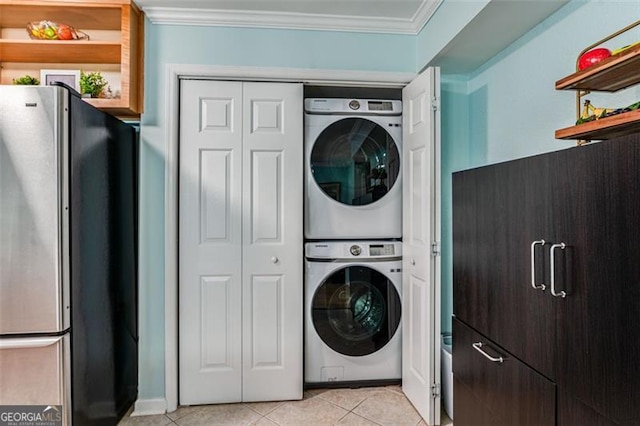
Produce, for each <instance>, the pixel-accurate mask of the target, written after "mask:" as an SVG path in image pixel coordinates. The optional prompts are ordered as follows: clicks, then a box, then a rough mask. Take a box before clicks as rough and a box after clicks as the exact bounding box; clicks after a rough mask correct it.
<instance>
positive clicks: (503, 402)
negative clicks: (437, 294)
mask: <svg viewBox="0 0 640 426" xmlns="http://www.w3.org/2000/svg"><path fill="white" fill-rule="evenodd" d="M453 376H454V379H455V380H456V386H457V387H456V390H462V391H463V392H462V393H463V400H462V401H457V394H456V395H455V397H454V404H456V405H455V407H454V412H455V413H456V418H455V424H456V426H465V425H474V426H475V425H478V424H479V423H478V421H479V419H474V418H473V417H472V416H468V418H469V420H470V421H469V422H468V423H467V422H465V421H464V419H465V418H467V417H466V416H464V415H463V416H462V417H459V416H458V413H473V412H478V413H484V414H483V418H486V421H487V422H488V423H487V424H491V425H519V426H525V425H536V426H542V425H554V424H555V401H556V396H555V386H554V384H553V383H552V382H550V381H549V380H547V379H546V378H544V377H543V376H541V375H540V374H538V373H537V372H535V371H534V370H533V369H532V368H530V367H528V366H527V365H525V364H524V363H522V362H521V361H520V360H518V359H517V358H516V357H514V356H513V355H512V354H510V353H508V352H507V351H505V350H504V349H503V348H501V347H500V346H498V345H496V344H495V343H494V342H492V341H491V340H489V339H487V338H486V337H484V336H482V335H481V334H480V333H477V332H476V331H474V330H473V329H471V328H470V327H468V326H467V325H465V324H463V323H462V322H461V321H459V320H458V319H457V318H456V319H454V321H453ZM465 401H466V402H467V403H470V404H475V405H474V406H472V407H469V406H465V404H464V403H465ZM487 413H490V415H489V414H487Z"/></svg>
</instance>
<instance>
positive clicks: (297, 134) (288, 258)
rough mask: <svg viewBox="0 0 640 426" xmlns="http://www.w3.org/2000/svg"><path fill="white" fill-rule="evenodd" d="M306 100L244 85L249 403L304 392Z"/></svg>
mask: <svg viewBox="0 0 640 426" xmlns="http://www.w3.org/2000/svg"><path fill="white" fill-rule="evenodd" d="M302 98H303V93H302V84H289V83H245V84H244V98H243V104H244V120H243V128H244V132H243V143H244V154H243V155H244V162H243V212H244V213H243V244H242V247H243V257H242V262H243V301H244V303H243V323H242V324H243V326H242V336H243V337H242V340H243V379H242V383H243V384H242V395H243V398H242V400H243V401H268V400H289V399H301V398H302V385H303V377H302V364H303V355H302V342H303V339H302V318H303V317H302V309H303V300H302V291H303V285H302V272H303V271H302V267H303V258H302V251H303V250H302V247H303V240H302V238H303V237H302V215H303V209H302V190H303V174H302V173H303V145H302V135H303V132H302V111H303V107H302Z"/></svg>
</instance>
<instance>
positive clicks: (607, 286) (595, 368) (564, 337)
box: [552, 135, 640, 424]
mask: <svg viewBox="0 0 640 426" xmlns="http://www.w3.org/2000/svg"><path fill="white" fill-rule="evenodd" d="M553 170H554V172H553V173H552V176H553V177H554V180H555V183H554V189H555V191H554V195H553V203H554V205H555V208H556V209H557V210H558V214H556V215H554V223H555V225H556V230H555V234H556V236H555V238H556V239H557V241H558V242H564V243H565V244H566V248H565V249H564V250H562V249H558V250H556V253H555V260H556V265H554V266H555V268H554V269H555V271H554V273H555V276H556V284H557V286H558V291H560V290H562V291H565V292H566V297H565V298H561V297H559V298H555V300H554V302H555V304H556V308H557V312H558V320H557V331H558V347H557V349H556V351H555V353H556V356H557V357H558V361H559V362H558V365H557V378H556V380H557V383H558V386H559V387H562V388H564V389H565V390H566V391H567V392H569V393H570V394H571V395H573V396H574V397H576V398H577V399H579V400H581V401H583V402H584V403H585V404H586V405H588V406H590V407H592V408H593V409H594V410H595V411H597V412H599V413H601V414H603V415H604V416H606V417H608V418H610V419H612V420H613V421H615V422H616V423H620V424H640V404H638V401H640V386H638V383H640V369H638V360H639V359H640V285H638V277H640V242H639V237H640V135H633V136H629V137H624V138H619V139H613V140H610V141H607V142H602V143H596V144H592V145H587V146H584V147H578V148H574V149H571V150H568V151H566V153H565V156H564V158H562V157H559V158H558V162H557V163H556V164H554V167H553Z"/></svg>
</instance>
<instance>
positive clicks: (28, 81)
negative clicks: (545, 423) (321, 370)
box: [13, 74, 40, 86]
mask: <svg viewBox="0 0 640 426" xmlns="http://www.w3.org/2000/svg"><path fill="white" fill-rule="evenodd" d="M13 84H21V85H25V86H38V85H40V80H38V79H37V78H35V77H31V76H30V75H29V74H27V75H25V76H22V77H19V78H14V79H13Z"/></svg>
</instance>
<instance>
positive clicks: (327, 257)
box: [304, 98, 402, 387]
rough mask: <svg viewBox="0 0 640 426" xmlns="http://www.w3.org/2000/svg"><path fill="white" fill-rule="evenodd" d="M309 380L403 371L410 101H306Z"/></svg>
mask: <svg viewBox="0 0 640 426" xmlns="http://www.w3.org/2000/svg"><path fill="white" fill-rule="evenodd" d="M304 104H305V134H304V136H305V174H306V176H305V225H304V227H305V239H306V243H305V382H306V384H307V386H309V387H311V386H321V385H327V384H333V385H353V384H356V383H358V384H362V383H372V382H380V383H381V382H388V381H399V380H400V378H401V375H402V353H401V348H402V342H401V330H400V328H401V326H400V324H401V315H402V303H401V298H402V243H401V238H402V199H401V197H402V188H401V176H402V172H401V164H400V161H401V152H402V148H401V137H402V127H401V123H402V102H401V101H399V100H370V99H338V98H327V99H325V98H322V99H321V98H308V99H305V103H304Z"/></svg>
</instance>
